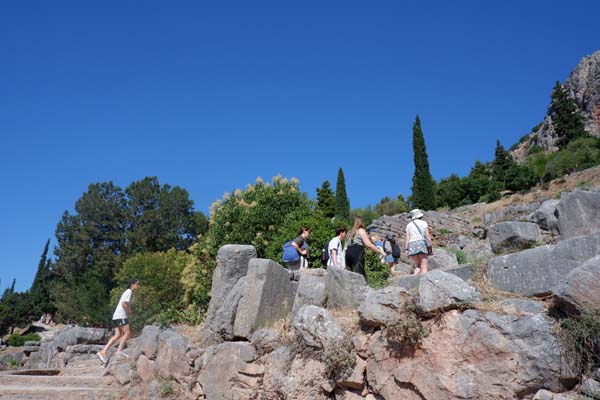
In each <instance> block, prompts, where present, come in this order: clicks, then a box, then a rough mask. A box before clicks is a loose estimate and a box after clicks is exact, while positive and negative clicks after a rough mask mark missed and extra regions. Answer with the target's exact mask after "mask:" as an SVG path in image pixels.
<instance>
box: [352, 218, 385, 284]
mask: <svg viewBox="0 0 600 400" xmlns="http://www.w3.org/2000/svg"><path fill="white" fill-rule="evenodd" d="M346 241H347V242H349V245H348V246H347V247H346V255H345V258H346V268H347V269H349V270H351V271H352V272H356V273H359V274H361V275H362V276H364V277H365V278H366V274H365V247H367V248H369V249H371V250H372V251H373V252H375V253H377V254H380V255H381V256H383V257H385V251H383V249H381V248H378V247H377V246H375V245H374V244H373V242H371V240H370V239H369V235H368V234H367V231H366V230H365V225H364V223H363V220H362V218H361V217H359V216H355V217H354V225H352V229H351V230H350V232H349V233H348V236H347V237H346Z"/></svg>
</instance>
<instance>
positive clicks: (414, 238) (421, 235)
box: [404, 208, 433, 275]
mask: <svg viewBox="0 0 600 400" xmlns="http://www.w3.org/2000/svg"><path fill="white" fill-rule="evenodd" d="M410 216H411V219H412V221H411V222H409V223H408V224H407V225H406V239H405V240H404V250H405V252H406V255H407V256H410V258H411V259H412V260H413V261H414V262H415V264H416V268H415V272H414V275H417V274H424V273H426V272H427V271H428V261H427V258H428V257H429V256H430V255H432V254H433V253H431V254H430V253H429V250H428V249H427V243H426V241H425V239H427V240H429V241H431V235H430V234H429V226H428V225H427V222H425V221H423V220H422V219H421V218H423V211H421V210H419V209H418V208H415V209H414V210H412V211H411V212H410Z"/></svg>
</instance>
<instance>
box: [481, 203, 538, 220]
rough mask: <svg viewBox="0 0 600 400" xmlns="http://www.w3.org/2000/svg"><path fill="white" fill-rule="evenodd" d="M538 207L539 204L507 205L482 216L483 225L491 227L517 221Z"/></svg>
mask: <svg viewBox="0 0 600 400" xmlns="http://www.w3.org/2000/svg"><path fill="white" fill-rule="evenodd" d="M539 205H540V203H539V202H534V203H517V204H509V205H507V206H505V207H502V208H498V209H496V210H494V211H491V212H487V213H485V214H483V223H484V225H492V224H496V223H498V222H504V221H517V220H520V219H521V218H524V217H526V216H527V215H529V214H531V213H532V212H533V211H535V209H536V208H537V207H538V206H539Z"/></svg>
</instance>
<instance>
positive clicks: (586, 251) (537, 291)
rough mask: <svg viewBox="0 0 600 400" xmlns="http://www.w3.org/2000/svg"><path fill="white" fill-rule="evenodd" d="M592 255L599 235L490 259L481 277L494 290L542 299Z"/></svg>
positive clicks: (599, 242) (598, 244)
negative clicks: (483, 275) (484, 278)
mask: <svg viewBox="0 0 600 400" xmlns="http://www.w3.org/2000/svg"><path fill="white" fill-rule="evenodd" d="M596 255H600V234H595V235H591V236H581V237H577V238H573V239H569V240H563V241H560V242H558V243H557V244H555V245H547V246H540V247H536V248H535V249H529V250H524V251H521V252H518V253H513V254H508V255H505V256H498V257H494V258H492V259H491V260H490V261H489V264H488V268H487V269H486V271H485V274H486V276H487V278H488V280H489V282H490V283H491V284H492V286H494V287H495V288H497V289H500V290H503V291H506V292H516V293H522V294H524V295H527V296H539V295H545V294H549V293H551V291H552V289H553V288H554V287H555V286H556V285H558V284H559V283H560V282H561V281H562V280H563V279H564V278H565V276H566V275H567V274H568V273H569V272H571V271H572V270H573V269H575V268H577V267H578V266H580V265H581V264H583V263H584V262H585V261H587V260H588V259H590V258H592V257H594V256H596Z"/></svg>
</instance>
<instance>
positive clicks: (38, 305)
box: [29, 239, 55, 316]
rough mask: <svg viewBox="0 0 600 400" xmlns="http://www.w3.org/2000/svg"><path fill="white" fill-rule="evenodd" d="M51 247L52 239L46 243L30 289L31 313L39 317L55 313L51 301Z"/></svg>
mask: <svg viewBox="0 0 600 400" xmlns="http://www.w3.org/2000/svg"><path fill="white" fill-rule="evenodd" d="M49 246H50V239H48V240H47V241H46V245H45V246H44V250H43V251H42V256H41V257H40V263H39V264H38V268H37V272H36V274H35V278H34V279H33V283H32V284H31V289H29V296H30V300H31V304H32V306H33V309H32V311H31V312H32V315H33V316H39V315H41V314H43V313H53V312H54V311H55V310H54V305H53V304H52V301H51V299H50V285H51V279H52V261H51V260H50V259H48V248H49Z"/></svg>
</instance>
